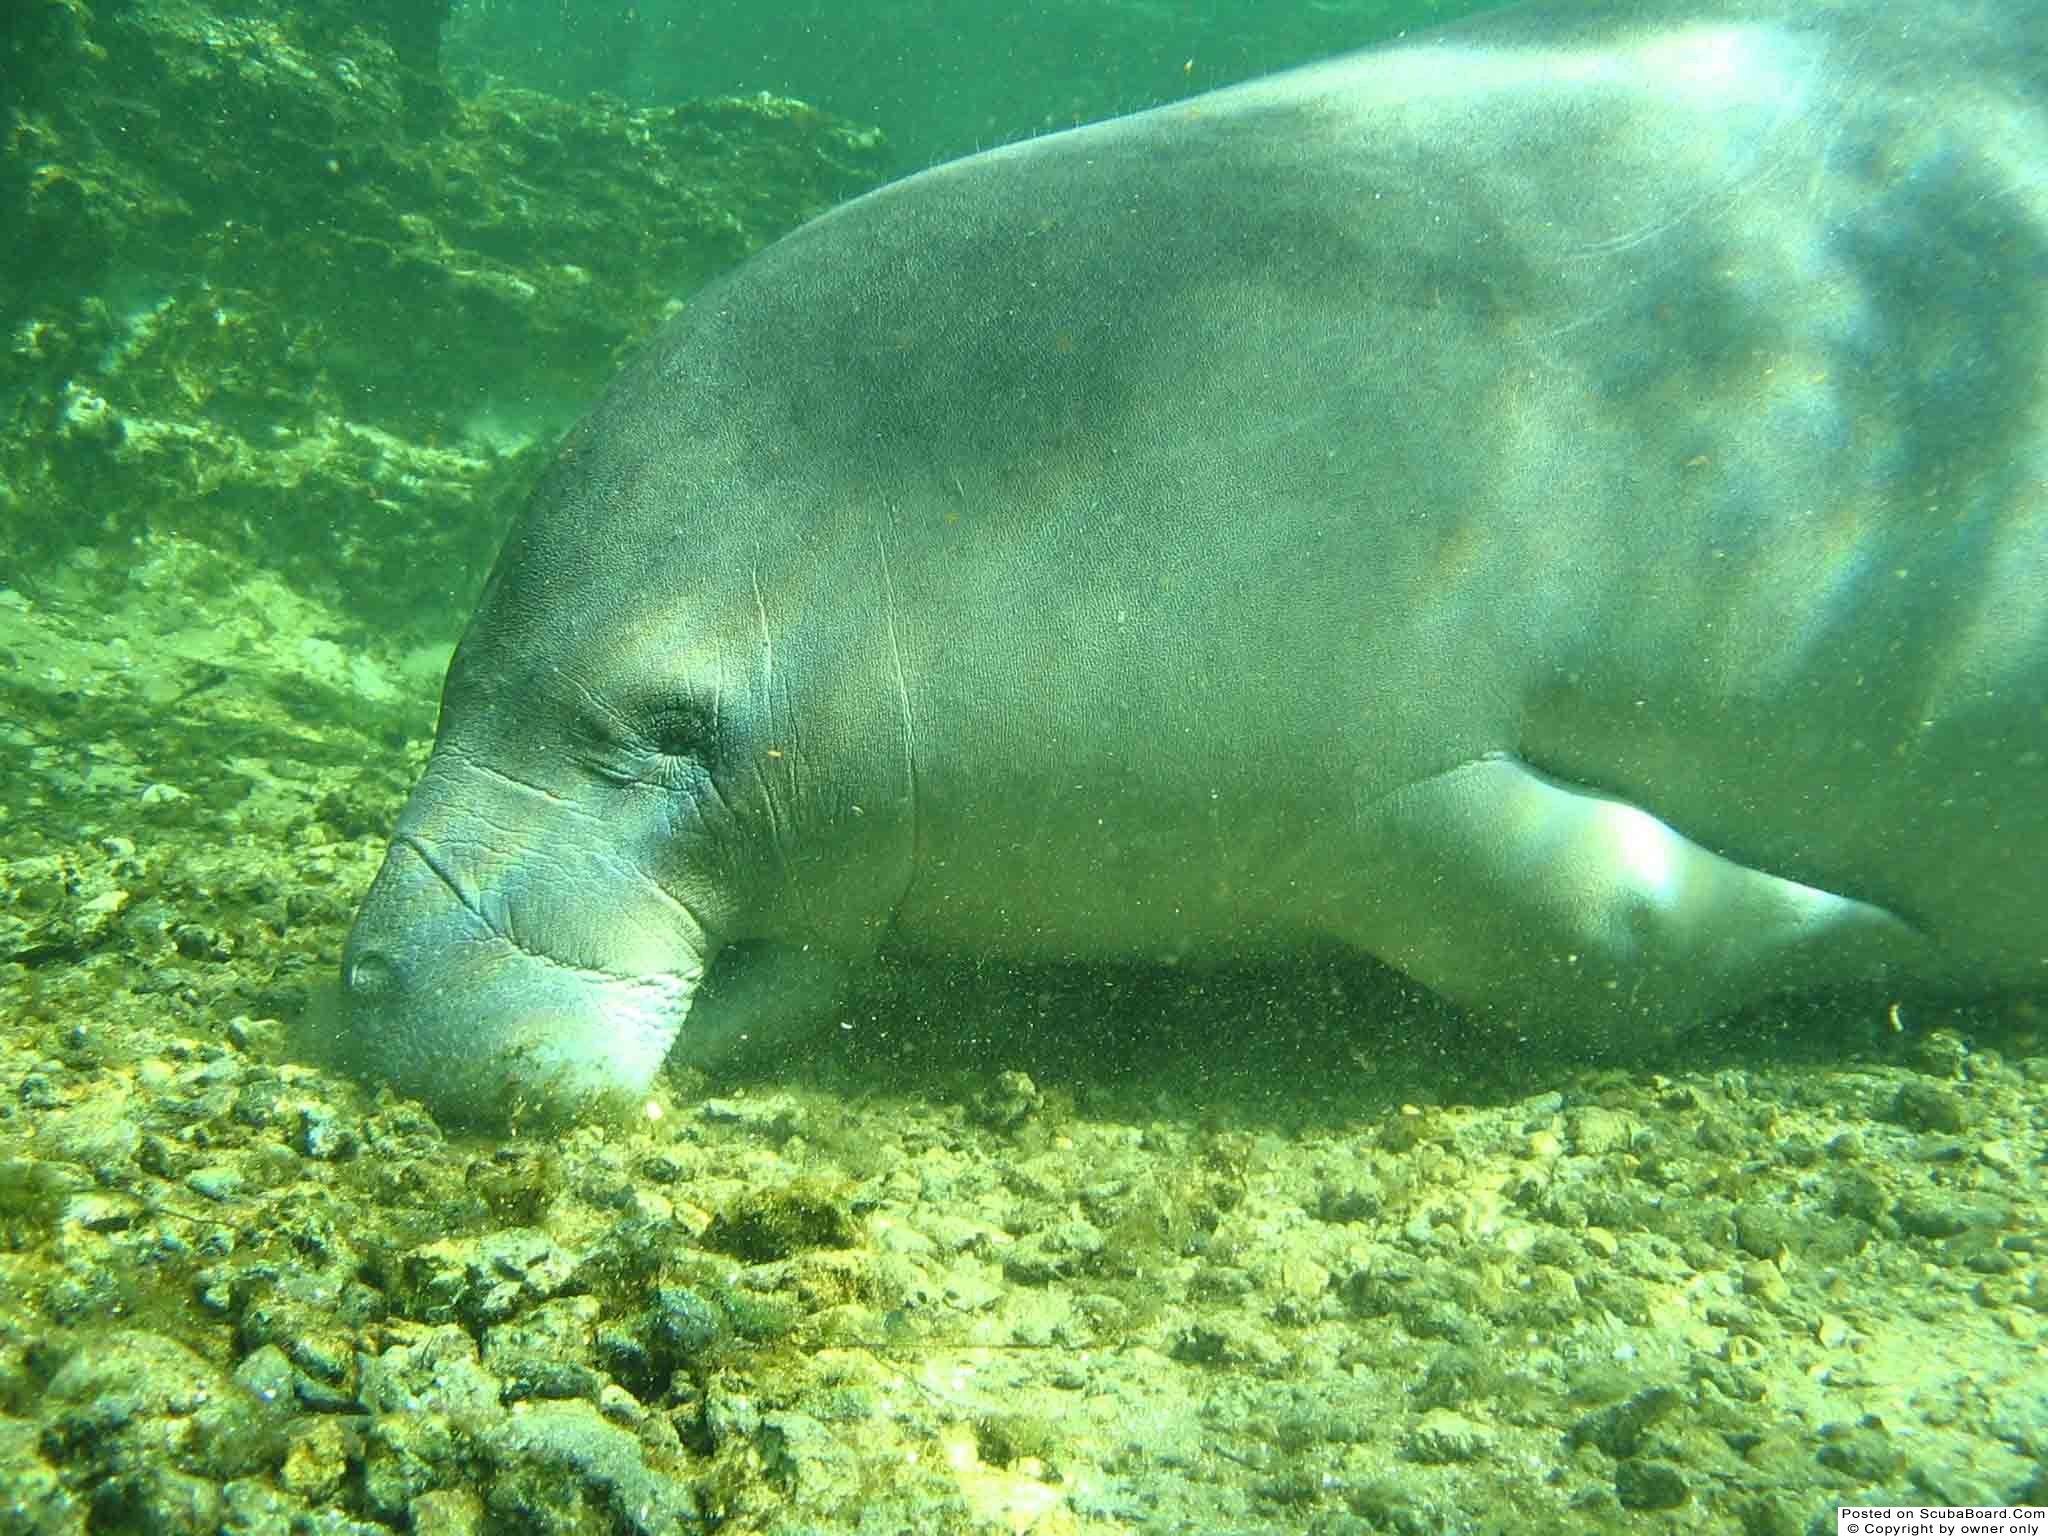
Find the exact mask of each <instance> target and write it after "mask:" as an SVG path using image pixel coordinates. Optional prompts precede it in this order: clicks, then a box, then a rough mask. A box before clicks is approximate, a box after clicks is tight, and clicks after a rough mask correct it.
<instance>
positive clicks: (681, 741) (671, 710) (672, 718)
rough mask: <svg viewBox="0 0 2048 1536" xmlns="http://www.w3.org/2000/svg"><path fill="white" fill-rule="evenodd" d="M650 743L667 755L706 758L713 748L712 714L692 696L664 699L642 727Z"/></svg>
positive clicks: (664, 755) (657, 750) (652, 710)
mask: <svg viewBox="0 0 2048 1536" xmlns="http://www.w3.org/2000/svg"><path fill="white" fill-rule="evenodd" d="M642 730H643V733H644V736H645V739H646V742H647V745H648V746H649V747H650V748H651V749H652V750H654V751H656V752H658V753H660V754H661V755H662V756H663V757H689V758H703V757H705V756H708V755H709V753H710V750H711V736H712V731H711V715H710V712H709V711H708V710H706V709H705V708H704V707H703V706H702V705H701V704H698V703H697V702H695V701H694V700H691V699H664V700H663V701H662V702H661V703H660V704H658V705H657V706H655V707H654V708H653V709H651V710H649V711H648V713H647V717H646V724H645V726H643V727H642Z"/></svg>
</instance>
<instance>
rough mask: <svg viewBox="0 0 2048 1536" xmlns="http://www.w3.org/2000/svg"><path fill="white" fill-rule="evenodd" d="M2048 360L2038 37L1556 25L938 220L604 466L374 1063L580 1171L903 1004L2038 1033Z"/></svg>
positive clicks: (510, 600)
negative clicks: (1111, 974) (1066, 987)
mask: <svg viewBox="0 0 2048 1536" xmlns="http://www.w3.org/2000/svg"><path fill="white" fill-rule="evenodd" d="M2044 361H2048V19H2044V13H2043V12H2042V11H2041V9H2040V8H2039V6H2038V4H2037V3H2036V0H1927V3H1919V4H1915V5H1913V6H1911V7H1901V6H1898V5H1897V4H1895V3H1893V0H1704V3H1686V4H1678V5H1658V4H1644V5H1638V4H1627V5H1614V6H1610V5H1601V4H1584V3H1581V0H1570V3H1566V4H1562V5H1557V6H1553V7H1549V8H1545V7H1542V6H1535V7H1529V8H1518V9H1515V10H1513V11H1510V12H1505V13H1501V14H1497V15H1495V16H1491V17H1486V18H1481V19H1479V20H1477V21H1475V22H1473V23H1470V24H1467V25H1464V26H1460V27H1456V28H1452V29H1449V30H1444V31H1441V32H1436V33H1431V34H1425V35H1421V36H1418V37H1416V38H1414V39H1412V40H1409V41H1405V42H1402V43H1400V44H1398V45H1395V46H1390V47H1385V48H1380V49H1377V50H1374V51H1369V52H1365V53H1361V54H1358V55H1355V56H1350V57H1345V58H1341V59H1337V60H1335V61H1332V62H1328V63H1324V64H1320V65H1316V66H1312V67H1309V68H1306V69H1303V70H1300V71H1297V72H1294V73H1289V74H1285V75H1280V76H1277V77H1274V78H1271V79H1267V80H1263V81H1258V82H1254V83H1252V84H1249V85H1244V86H1240V87H1237V88H1233V89H1230V90H1225V91H1221V92H1217V93H1215V94H1211V95H1206V96H1199V97H1195V98H1193V99H1190V100H1187V101H1184V102H1181V103H1179V104H1176V105H1171V106H1167V107H1162V108H1159V109H1156V110H1152V111H1148V112H1143V113H1139V114H1137V115H1134V116H1130V117H1126V118H1122V119H1118V120H1115V121H1111V122H1108V123H1104V124H1099V125H1096V126H1092V127H1087V128H1082V129H1078V130H1075V131H1072V132H1067V133H1059V134H1054V135H1051V136H1048V137H1045V138H1040V139H1036V140H1032V141H1029V142H1025V143H1020V144H1015V145H1011V146H1009V147H1006V148H1002V149H998V150H995V151H993V152H990V153H985V154H979V155H975V156H973V157H971V158H969V159H965V160H961V161H958V162H956V163H952V164H948V165H943V166H940V167H938V168H936V169H933V170H930V171H927V172H925V173H923V174H920V175H915V176H912V177H909V178H908V179H906V180H903V181H900V182H898V183H895V184H893V185H891V186H888V187H885V188H883V189H881V190H879V191H877V192H874V193H872V194H870V195H868V196H866V197H863V198H860V199H858V200H856V201H854V202H851V203H849V204H847V205H845V206H843V207H840V208H838V209H836V210H834V211H833V212H830V213H828V214H827V215H825V216H824V217H822V218H819V219H817V220H815V221H814V222H812V223H810V224H808V225H806V226H805V227H803V228H801V229H799V230H798V231H796V232H795V233H793V234H792V235H790V236H788V237H787V238H785V239H783V240H781V241H780V242H778V243H776V244H774V245H773V246H771V247H769V248H768V249H766V250H765V251H763V252H762V253H760V254H759V255H757V256H756V257H754V258H753V259H752V260H751V261H749V262H748V263H746V264H745V265H743V266H742V267H740V268H739V269H738V270H736V271H735V272H734V273H732V274H731V275H730V276H729V277H727V278H725V279H723V280H721V281H719V282H717V283H716V284H714V285H712V286H710V287H708V288H706V289H705V290H704V291H702V292H701V293H699V294H698V295H696V296H695V297H694V298H693V299H691V301H690V302H689V304H688V306H687V308H686V309H685V310H684V312H682V313H681V314H680V315H679V316H677V317H676V318H675V319H674V321H673V322H672V323H670V324H669V325H668V327H667V328H666V329H665V330H664V331H662V332H661V333H660V334H659V335H658V336H657V337H656V338H655V339H654V340H653V341H652V342H651V343H650V344H649V345H648V346H647V347H646V348H645V350H644V351H643V353H642V354H641V355H640V356H639V357H638V358H637V360H636V361H634V362H633V363H632V364H631V365H630V366H628V367H627V368H626V370H625V371H624V373H623V375H622V376H621V377H620V378H619V379H618V380H617V381H616V383H615V384H614V385H613V387H612V388H611V389H610V391H609V392H608V393H607V394H606V395H605V396H604V398H603V400H602V402H601V403H600V404H599V405H598V406H597V407H596V409H595V410H594V411H593V413H592V414H591V415H590V416H589V418H588V419H587V420H585V421H584V422H583V423H582V425H581V426H579V427H578V428H576V429H575V430H574V431H573V432H572V433H571V434H570V435H569V436H568V437H567V439H566V440H565V442H564V445H563V446H562V448H561V450H560V455H559V459H558V461H557V462H556V463H555V464H554V465H553V468H552V469H551V470H550V471H549V472H548V474H547V475H546V477H545V479H544V480H543V482H542V483H541V484H540V485H539V487H538V489H537V490H536V491H535V493H534V495H533V497H532V499H531V501H530V502H529V503H528V504H527V505H526V506H525V508H524V510H523V512H522V513H521V515H520V516H519V517H518V518H517V520H516V522H515V524H514V526H513V528H512V530H511V532H510V534H509V537H508V538H507V541H506V543H505V546H504V550H503V553H502V555H501V556H500V558H499V560H498V562H497V564H496V566H495V568H494V570H493V572H492V574H491V576H490V578H489V581H488V584H487V586H486V588H485V590H484V592H483V594H482V596H481V599H480V601H479V604H478V607H477V610H476V613H475V616H474V618H473V620H472V622H471V623H470V625H469V627H468V629H467V631H466V633H465V634H464V636H463V638H462V641H461V643H460V645H459V647H458V648H457V651H456V653H455V656H454V659H453V662H452V664H451V666H450V668H449V672H448V677H447V682H446V688H445V692H444V695H443V699H442V706H441V716H440V722H439V729H438V734H437V737H436V742H435V746H434V749H433V753H432V756H431V758H430V760H429V761H428V763H427V765H426V767H425V770H424V772H423V774H422V777H421V779H420V781H419V784H418V786H417V788H416V789H415V790H414V791H413V793H412V796H411V799H410V801H409V802H408V804H407V805H406V807H405V809H404V811H403V814H402V815H401V817H400V819H399V822H398V826H397V830H396V833H395V836H394V838H393V840H392V843H391V847H390V851H389V854H388V856H387V858H386V860H385V862H384V864H383V867H382V869H381V872H380V873H379V874H378V875H377V877H376V879H375V882H374V884H373V885H372V887H371V889H370V891H369V893H368V895H367V897H366V899H365V901H364V903H363V906H362V909H361V912H360V915H359V916H358V918H357V920H356V923H355V926H354V929H353V931H352V933H351V934H350V936H349V939H348V941H347V946H346V950H345V953H344V955H343V957H342V969H341V977H342V995H343V997H344V999H345V1005H344V1008H343V1012H342V1015H341V1021H340V1024H339V1026H338V1027H339V1029H340V1032H341V1035H342V1049H343V1051H344V1054H345V1056H346V1059H347V1060H348V1062H349V1064H350V1065H352V1066H354V1067H355V1068H356V1069H357V1070H359V1071H362V1072H364V1073H367V1074H369V1075H372V1076H374V1077H377V1078H379V1079H382V1080H388V1081H390V1082H392V1083H394V1084H395V1085H396V1086H397V1087H398V1088H399V1089H401V1090H402V1091H404V1092H405V1093H408V1094H412V1095H417V1096H418V1097H419V1098H421V1099H423V1100H425V1101H426V1102H427V1103H428V1104H430V1105H431V1106H433V1107H434V1108H435V1109H436V1110H437V1111H440V1112H443V1113H445V1114H448V1115H450V1116H453V1117H456V1118H476V1119H489V1118H492V1117H495V1116H499V1115H502V1114H504V1113H507V1112H509V1111H511V1110H514V1109H531V1108H533V1107H535V1106H543V1107H548V1108H558V1109H563V1110H568V1109H573V1108H574V1107H576V1106H578V1105H581V1104H584V1103H587V1102H588V1101H590V1100H592V1099H594V1098H602V1097H605V1096H609V1095H615V1094H622V1095H633V1094H639V1093H641V1092H643V1091H645V1090H646V1089H647V1088H648V1086H649V1085H650V1083H651V1082H652V1080H653V1078H654V1076H655V1074H656V1073H657V1071H658V1069H659V1068H660V1067H661V1065H662V1063H663V1061H664V1059H665V1058H667V1057H669V1056H670V1055H671V1053H672V1050H673V1051H675V1052H679V1053H688V1054H689V1056H690V1057H691V1058H692V1059H694V1060H698V1061H703V1062H715V1061H717V1060H719V1059H720V1057H721V1055H722V1053H725V1052H728V1051H730V1050H731V1049H732V1048H733V1046H734V1045H735V1043H737V1042H740V1041H743V1040H748V1041H756V1042H758V1041H760V1040H762V1039H771V1040H772V1039H778V1038H787V1039H797V1038H800V1036H798V1035H795V1034H785V1033H784V1032H787V1031H795V1030H797V1029H798V1028H799V1027H800V1021H801V1020H803V1019H804V1018H806V1017H812V1016H815V1015H816V1013H817V1012H818V1010H819V1009H821V1008H825V1009H829V1007H830V1005H831V999H832V998H833V997H834V996H835V995H836V991H837V989H838V988H840V987H842V986H844V985H845V984H846V980H847V978H848V977H849V976H853V975H856V974H857V973H858V972H859V971H860V969H861V967H862V966H863V965H864V964H865V963H866V962H868V961H869V960H870V959H871V958H872V957H874V956H875V955H877V954H879V953H882V952H885V951H886V952H890V953H896V954H903V955H909V956H933V957H948V956H953V957H959V956H969V957H976V958H977V959H982V960H993V961H996V962H999V963H1005V964H1008V963H1016V964H1024V963H1027V962H1033V961H1055V962H1075V963H1079V964H1081V965H1084V966H1086V965H1092V964H1096V963H1102V964H1110V963H1119V964H1121V963H1134V964H1147V963H1152V962H1160V963H1184V964H1191V965H1224V966H1227V965H1233V964H1237V963H1239V962H1253V961H1259V960H1261V959H1262V958H1265V957H1278V958H1283V959H1284V958H1285V957H1287V956H1290V955H1295V954H1301V953H1308V952H1311V951H1313V950H1316V949H1318V948H1319V947H1321V948H1328V947H1330V946H1335V947H1338V948H1340V949H1343V950H1348V951H1355V952H1358V953H1361V954H1364V955H1368V956H1372V957H1376V958H1377V959H1378V960H1379V961H1382V962H1385V963H1386V964H1387V965H1390V966H1392V967H1395V968H1397V969H1398V970H1399V971H1401V972H1405V973H1406V974H1407V975H1408V976H1409V977H1411V978H1413V979H1414V980H1415V981H1417V982H1419V983H1422V984H1423V985H1425V986H1426V987H1428V988H1430V989H1433V990H1434V991H1435V992H1437V993H1438V994H1441V995H1442V996H1443V997H1445V998H1448V999H1449V1000H1451V1001H1452V1002H1454V1003H1456V1004H1459V1005H1462V1006H1463V1007H1464V1008H1466V1009H1469V1010H1472V1012H1473V1014H1474V1015H1475V1017H1474V1019H1473V1020H1472V1029H1473V1038H1474V1040H1475V1047H1474V1048H1475V1049H1482V1048H1485V1044H1484V1042H1485V1040H1486V1039H1487V1035H1486V1030H1487V1029H1488V1028H1489V1027H1493V1026H1491V1025H1489V1022H1488V1021H1489V1020H1492V1021H1507V1022H1508V1023H1510V1024H1512V1026H1513V1027H1514V1028H1516V1029H1524V1030H1529V1031H1542V1032H1544V1033H1545V1035H1546V1037H1547V1038H1553V1039H1559V1040H1563V1041H1566V1042H1571V1041H1574V1040H1579V1039H1584V1040H1585V1041H1587V1042H1588V1043H1589V1048H1591V1045H1592V1044H1593V1043H1595V1042H1604V1043H1606V1044H1614V1043H1620V1044H1622V1045H1624V1046H1625V1045H1626V1043H1627V1042H1629V1041H1630V1040H1633V1039H1636V1038H1638V1037H1643V1038H1648V1037H1653V1036H1658V1035H1661V1034H1663V1033H1665V1032H1668V1031H1669V1030H1671V1029H1673V1028H1675V1027H1682V1026H1685V1025H1688V1024H1690V1023H1693V1022H1695V1021H1698V1020H1702V1019H1706V1018H1710V1017H1713V1016H1715V1015H1719V1014H1723V1013H1726V1012H1729V1011H1731V1010H1739V1009H1741V1008H1743V1007H1744V1006H1746V1005H1749V1004H1751V1003H1753V1002H1755V1001H1757V1000H1759V999H1763V998H1768V997H1770V996H1772V995H1774V994H1777V993H1780V992H1783V991H1788V990H1789V991H1804V990H1808V989H1830V988H1837V987H1847V988H1859V987H1867V988H1871V989H1873V990H1874V991H1875V993H1876V994H1877V995H1878V996H1879V997H1883V996H1886V995H1892V996H1896V995H1902V994H1903V993H1904V992H1906V991H1909V990H1910V991H1913V992H1916V993H1918V992H1923V991H1924V992H1928V993H1932V994H1940V995H1949V994H1953V995H1956V996H1970V995H1990V994H1997V993H2003V992H2009V991H2025V990H2027V989H2032V988H2038V987H2040V986H2041V985H2042V984H2043V982H2044V980H2048V402H2044ZM1603 1048H1605V1046H1604V1045H1603Z"/></svg>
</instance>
